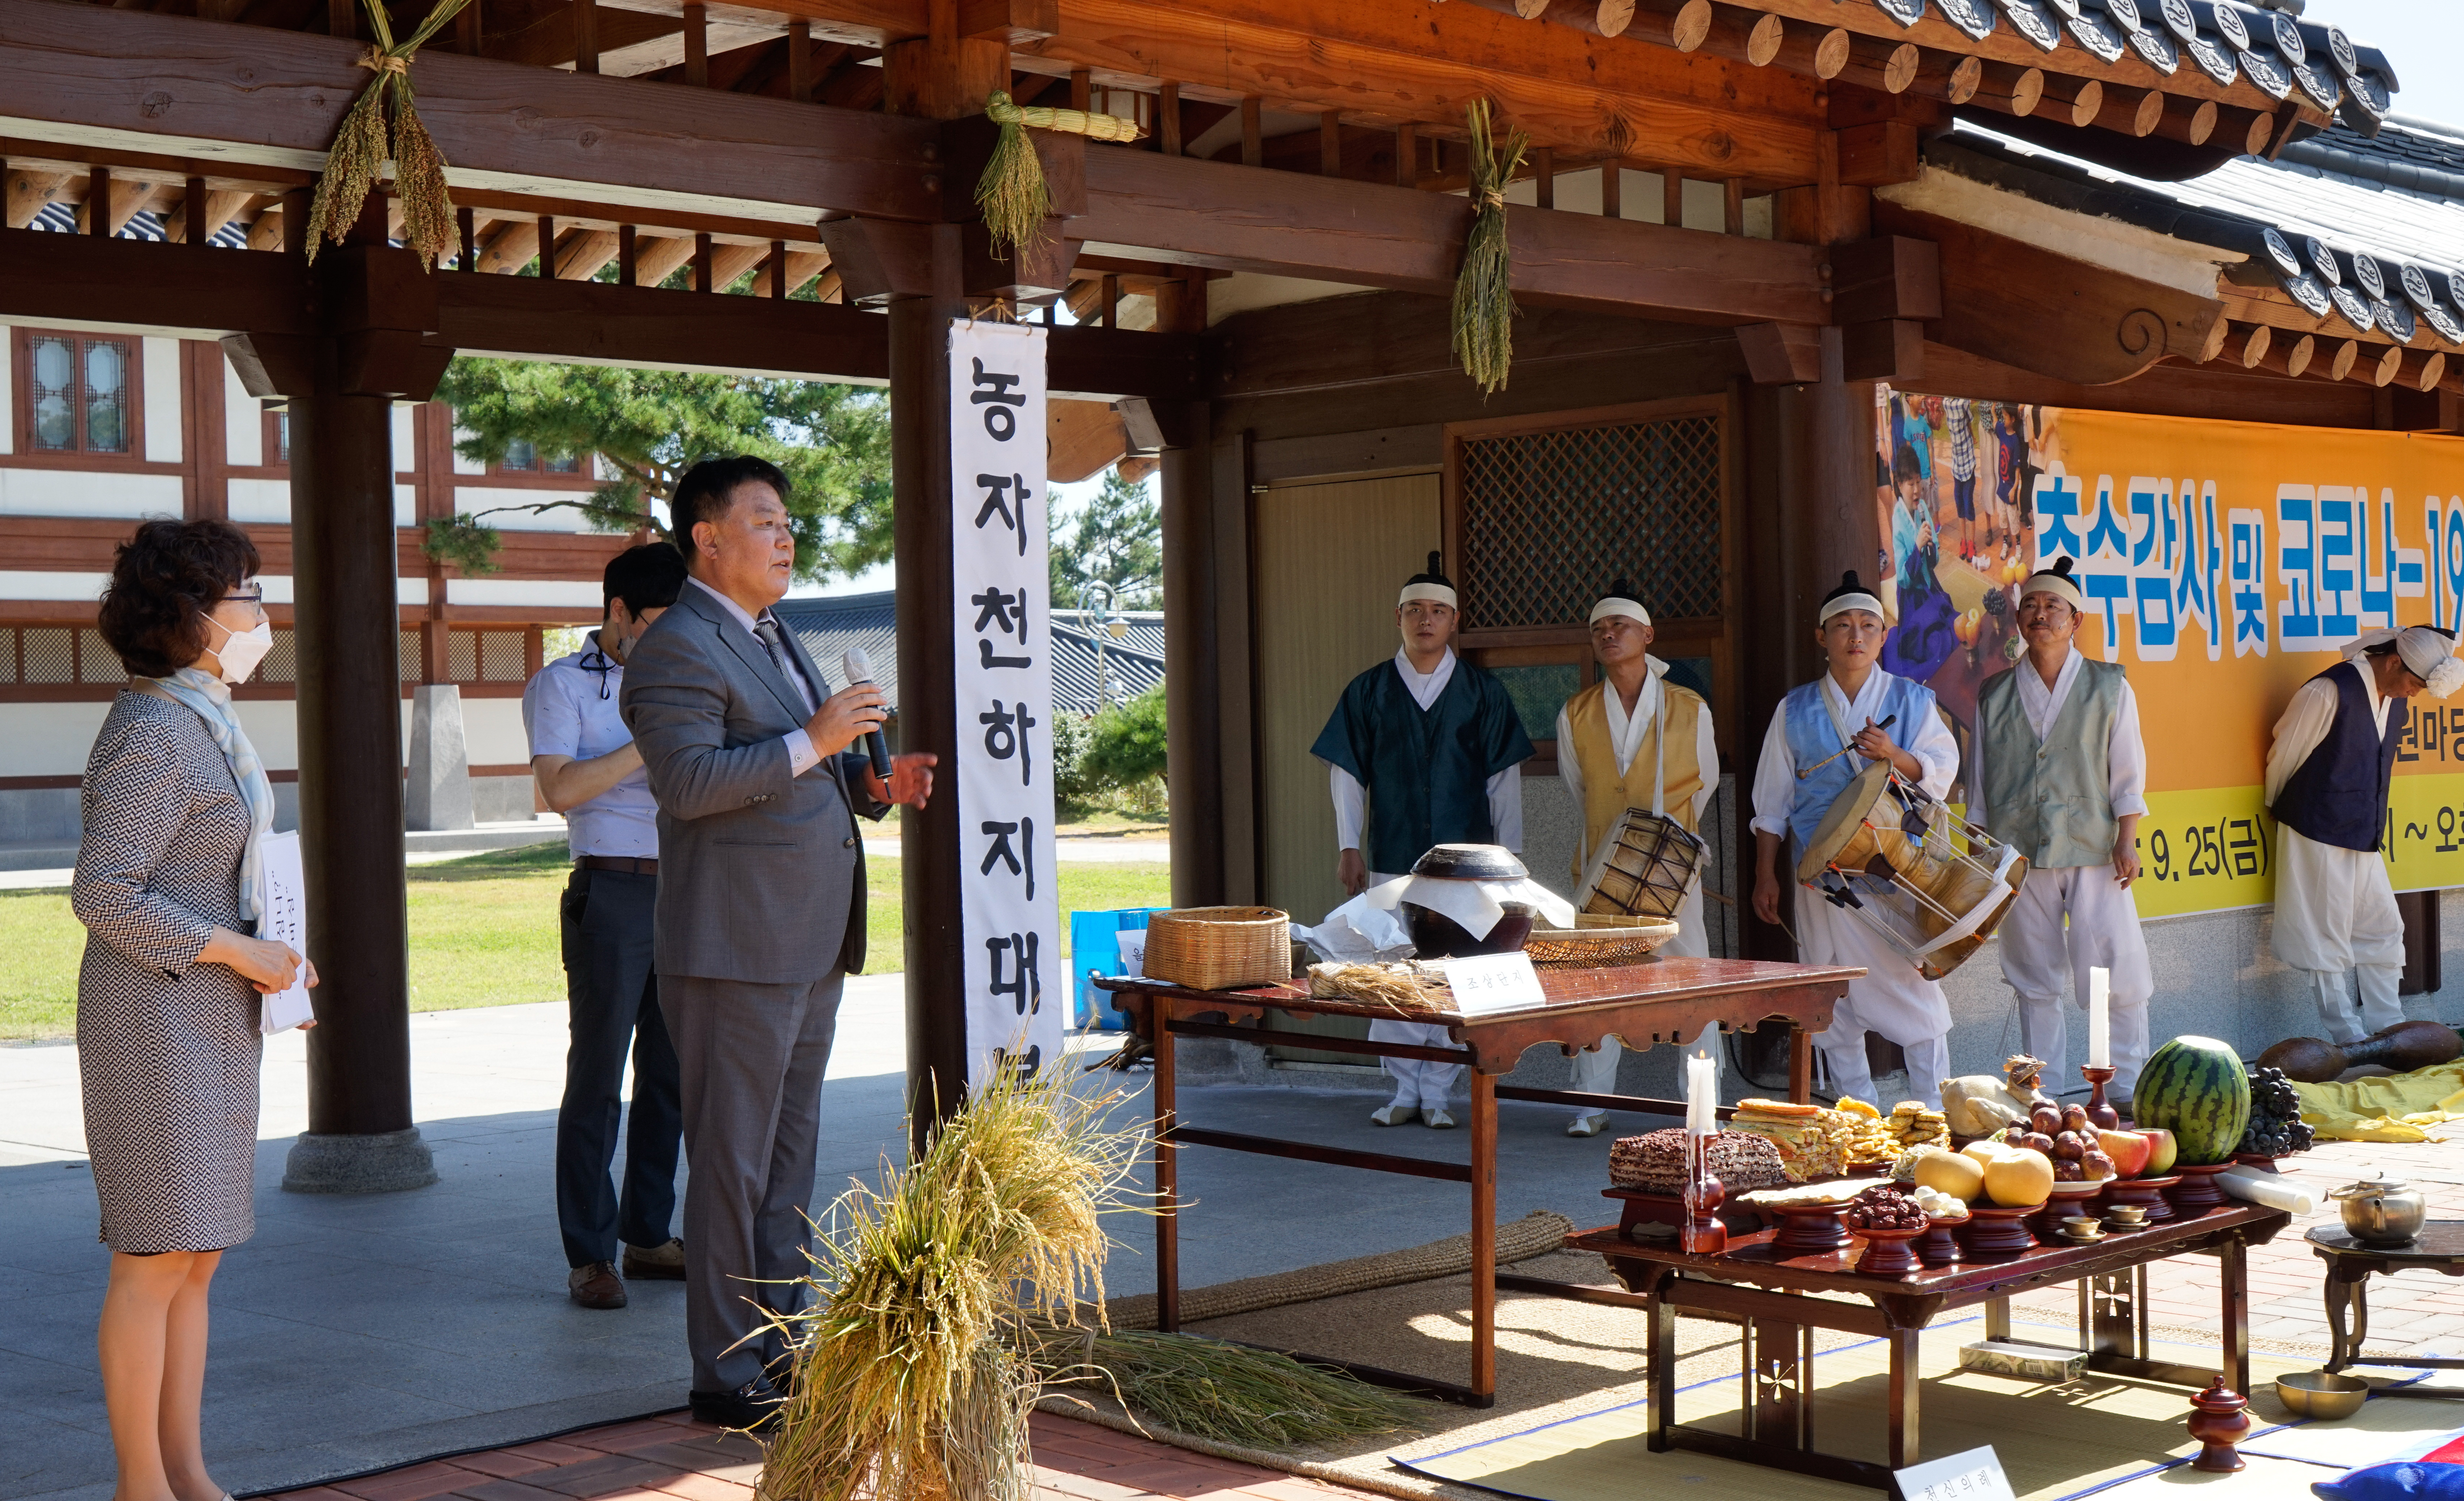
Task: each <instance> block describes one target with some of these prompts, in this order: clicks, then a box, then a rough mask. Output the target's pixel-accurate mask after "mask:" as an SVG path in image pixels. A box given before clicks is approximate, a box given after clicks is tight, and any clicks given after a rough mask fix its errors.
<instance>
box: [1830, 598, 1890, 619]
mask: <svg viewBox="0 0 2464 1501" xmlns="http://www.w3.org/2000/svg"><path fill="white" fill-rule="evenodd" d="M1851 609H1864V610H1871V611H1873V612H1874V615H1875V617H1876V618H1877V619H1881V620H1887V619H1889V618H1890V617H1889V616H1887V615H1884V614H1883V613H1882V602H1881V600H1878V599H1876V598H1875V597H1874V596H1872V595H1871V594H1842V595H1840V596H1839V597H1838V598H1837V599H1835V600H1833V601H1832V602H1831V603H1829V604H1827V605H1825V606H1823V607H1822V618H1821V619H1820V620H1817V621H1815V625H1817V626H1827V625H1829V624H1831V617H1832V616H1834V615H1837V614H1839V613H1840V612H1841V611H1843V610H1851Z"/></svg>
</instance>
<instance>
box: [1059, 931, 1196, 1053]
mask: <svg viewBox="0 0 2464 1501" xmlns="http://www.w3.org/2000/svg"><path fill="white" fill-rule="evenodd" d="M1170 910H1171V909H1170V908H1167V907H1132V908H1128V909H1126V910H1124V911H1120V912H1073V913H1071V914H1070V915H1069V967H1070V969H1071V971H1072V972H1074V973H1075V974H1076V976H1077V981H1078V983H1077V991H1078V1008H1077V1025H1078V1026H1092V1027H1101V1028H1102V1029H1103V1030H1105V1031H1108V1032H1118V1031H1125V1030H1127V1029H1128V1027H1129V1025H1130V1022H1129V1018H1128V1017H1125V1016H1123V1015H1122V1014H1121V1013H1120V1012H1118V1011H1116V1010H1114V1009H1113V1008H1112V1007H1111V1004H1108V1003H1109V1001H1110V999H1111V998H1110V997H1109V996H1107V995H1106V994H1105V993H1104V992H1103V991H1101V990H1098V989H1096V988H1095V986H1094V984H1093V982H1091V981H1090V980H1089V976H1090V975H1117V974H1119V973H1120V972H1121V940H1120V933H1121V930H1122V929H1124V928H1143V927H1145V926H1146V925H1147V917H1148V916H1150V915H1151V914H1154V913H1158V912H1169V911H1170Z"/></svg>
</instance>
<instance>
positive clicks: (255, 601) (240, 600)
mask: <svg viewBox="0 0 2464 1501" xmlns="http://www.w3.org/2000/svg"><path fill="white" fill-rule="evenodd" d="M223 603H224V604H226V605H254V606H258V607H263V606H264V604H265V591H264V590H263V589H257V590H255V591H254V592H253V593H249V594H226V595H224V596H223Z"/></svg>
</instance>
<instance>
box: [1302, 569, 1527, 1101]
mask: <svg viewBox="0 0 2464 1501" xmlns="http://www.w3.org/2000/svg"><path fill="white" fill-rule="evenodd" d="M1438 564H1439V558H1438V555H1437V554H1436V553H1431V554H1429V567H1428V571H1427V572H1425V573H1417V574H1414V575H1413V576H1412V578H1411V580H1410V581H1409V582H1408V583H1406V584H1405V585H1403V592H1402V596H1401V598H1399V599H1398V600H1397V601H1396V606H1395V623H1396V625H1397V627H1399V628H1400V629H1401V630H1402V635H1403V644H1402V647H1401V648H1400V649H1399V650H1397V651H1396V653H1395V656H1394V660H1392V661H1390V662H1381V663H1379V664H1378V665H1377V666H1375V667H1373V668H1371V669H1370V670H1369V671H1368V672H1365V673H1361V674H1360V675H1359V676H1358V677H1355V678H1353V680H1352V682H1351V684H1350V686H1348V687H1346V688H1345V689H1344V691H1343V697H1342V699H1341V700H1340V701H1339V702H1337V703H1336V704H1335V706H1334V713H1333V714H1331V715H1330V716H1329V717H1327V721H1326V729H1325V730H1324V731H1322V732H1321V733H1320V734H1319V735H1318V738H1317V743H1316V744H1314V745H1312V746H1310V747H1309V753H1310V754H1311V755H1313V756H1315V757H1317V758H1318V760H1320V761H1323V762H1326V763H1327V766H1328V768H1329V769H1328V773H1327V780H1328V783H1329V784H1330V788H1331V791H1332V793H1333V797H1334V825H1335V843H1336V846H1337V848H1338V849H1339V850H1341V853H1340V854H1339V855H1338V856H1337V857H1336V862H1335V875H1336V877H1337V878H1338V879H1339V880H1341V881H1342V882H1343V889H1344V890H1345V891H1346V892H1347V893H1349V894H1353V895H1358V894H1360V893H1361V892H1363V891H1365V890H1367V889H1368V888H1369V887H1371V886H1374V885H1379V884H1382V883H1384V882H1386V881H1391V880H1397V879H1399V878H1400V877H1402V876H1405V875H1408V874H1410V873H1411V871H1412V867H1413V866H1414V865H1415V864H1417V863H1419V858H1420V856H1421V855H1422V854H1423V853H1425V852H1426V851H1427V850H1428V849H1429V847H1430V846H1431V845H1439V844H1480V845H1503V846H1505V847H1506V848H1507V849H1508V850H1513V851H1515V852H1516V853H1518V854H1520V853H1521V852H1522V850H1523V772H1522V766H1523V763H1524V762H1526V761H1529V759H1530V758H1531V740H1530V738H1529V736H1527V735H1525V734H1524V733H1523V721H1522V719H1521V717H1519V716H1518V715H1517V714H1516V713H1515V711H1514V703H1513V700H1512V699H1510V698H1509V697H1507V692H1506V686H1505V685H1504V684H1503V683H1500V682H1499V681H1498V680H1497V679H1496V678H1494V677H1492V676H1490V675H1489V674H1488V673H1484V672H1482V671H1481V670H1480V669H1479V668H1476V667H1474V666H1472V665H1471V664H1470V663H1468V662H1463V661H1459V660H1457V658H1456V656H1455V652H1454V647H1453V644H1452V643H1453V641H1454V634H1455V626H1456V622H1457V618H1458V617H1457V613H1456V610H1457V604H1456V597H1455V590H1454V585H1451V584H1449V583H1448V582H1447V581H1446V576H1445V575H1444V574H1443V573H1442V572H1441V571H1440V570H1439V566H1438ZM1364 801H1365V802H1366V805H1367V806H1366V819H1365V826H1364V816H1363V815H1364V809H1363V803H1364ZM1364 836H1365V838H1366V841H1367V842H1366V844H1364V843H1363V838H1364ZM1369 1037H1370V1040H1371V1041H1373V1042H1381V1043H1411V1044H1416V1045H1419V1046H1421V1047H1445V1046H1447V1043H1448V1039H1447V1037H1446V1030H1445V1028H1444V1027H1442V1026H1431V1025H1429V1024H1427V1023H1424V1022H1388V1021H1378V1022H1372V1023H1370V1024H1369ZM1383 1061H1384V1063H1385V1065H1386V1071H1388V1072H1390V1073H1392V1074H1394V1075H1395V1078H1396V1081H1397V1083H1396V1090H1395V1098H1394V1101H1393V1102H1392V1103H1390V1104H1388V1105H1386V1106H1385V1107H1384V1108H1382V1109H1380V1110H1377V1111H1375V1112H1373V1113H1372V1114H1371V1115H1370V1119H1372V1120H1375V1122H1377V1124H1379V1125H1381V1126H1397V1125H1401V1124H1402V1123H1403V1122H1404V1121H1407V1120H1409V1119H1411V1118H1412V1117H1413V1115H1415V1114H1418V1115H1419V1118H1420V1120H1421V1121H1422V1123H1424V1124H1426V1125H1430V1126H1434V1127H1439V1128H1441V1129H1442V1128H1444V1127H1448V1126H1452V1125H1453V1124H1454V1123H1455V1122H1454V1117H1453V1116H1452V1115H1449V1114H1447V1112H1446V1096H1447V1093H1448V1092H1449V1091H1450V1090H1451V1089H1452V1088H1453V1087H1454V1082H1455V1076H1456V1075H1457V1074H1459V1073H1461V1072H1463V1069H1462V1067H1461V1066H1460V1065H1456V1064H1443V1063H1431V1062H1427V1061H1424V1060H1421V1059H1418V1058H1388V1059H1385V1060H1383Z"/></svg>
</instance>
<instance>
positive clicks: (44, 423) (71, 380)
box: [26, 334, 134, 453]
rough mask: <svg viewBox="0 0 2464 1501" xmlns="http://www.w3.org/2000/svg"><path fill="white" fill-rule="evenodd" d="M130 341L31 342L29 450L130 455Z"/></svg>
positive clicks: (72, 337) (76, 338)
mask: <svg viewBox="0 0 2464 1501" xmlns="http://www.w3.org/2000/svg"><path fill="white" fill-rule="evenodd" d="M133 363H134V359H133V353H132V350H131V346H130V342H129V341H127V340H125V339H93V338H86V337H84V336H81V335H76V334H30V335H28V336H27V338H26V377H27V380H26V384H27V391H26V415H27V431H28V441H27V447H28V448H29V449H30V450H32V451H33V452H34V453H128V452H129V451H130V444H129V427H130V423H129V415H128V413H129V408H128V402H129V395H128V387H129V373H130V367H131V365H132V364H133Z"/></svg>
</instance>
